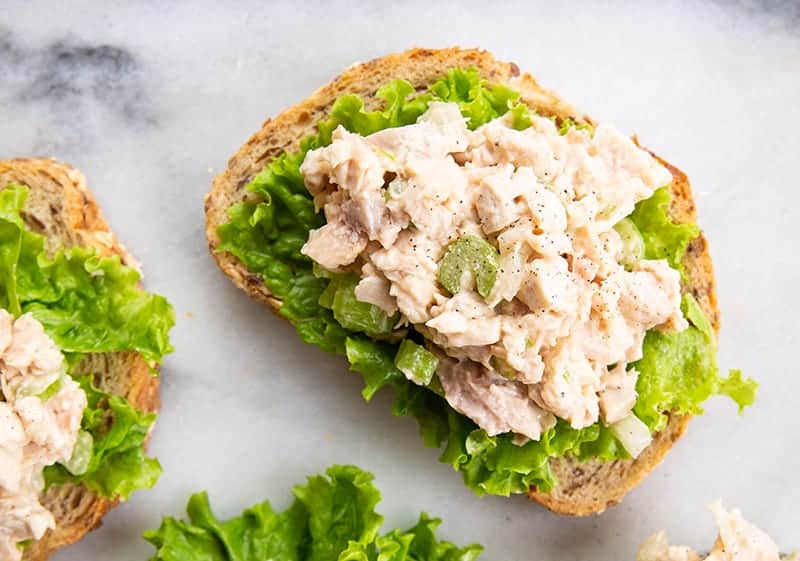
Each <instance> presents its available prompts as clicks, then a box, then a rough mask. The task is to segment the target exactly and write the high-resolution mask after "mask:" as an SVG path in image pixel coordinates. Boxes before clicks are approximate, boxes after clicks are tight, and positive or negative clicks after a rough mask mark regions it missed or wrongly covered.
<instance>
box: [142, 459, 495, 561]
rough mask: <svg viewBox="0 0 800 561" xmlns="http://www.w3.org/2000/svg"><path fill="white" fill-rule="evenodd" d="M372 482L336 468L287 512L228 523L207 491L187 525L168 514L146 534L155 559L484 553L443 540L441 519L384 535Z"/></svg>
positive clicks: (289, 560) (443, 557)
mask: <svg viewBox="0 0 800 561" xmlns="http://www.w3.org/2000/svg"><path fill="white" fill-rule="evenodd" d="M373 479H374V478H373V476H372V474H370V473H368V472H365V471H362V470H361V469H359V468H357V467H355V466H332V467H330V468H328V470H327V471H326V475H317V476H313V477H309V478H308V482H307V484H306V485H303V486H297V487H295V489H294V495H295V500H294V503H293V504H292V506H290V507H289V508H288V509H287V510H285V511H284V512H282V513H276V512H275V511H274V510H273V508H272V507H271V506H270V504H269V502H266V501H265V502H263V503H259V504H257V505H254V506H252V507H250V508H248V509H246V510H245V511H244V512H243V513H242V515H241V516H238V517H236V518H233V519H231V520H227V521H220V520H218V519H217V517H216V516H215V515H214V513H213V512H212V511H211V506H210V504H209V500H208V495H207V494H206V493H204V492H203V493H196V494H194V495H192V497H191V498H190V499H189V504H188V506H187V508H186V511H187V514H188V515H189V520H188V521H183V520H176V519H175V518H172V517H167V518H164V520H163V521H162V523H161V527H160V528H158V529H157V530H149V531H147V532H145V534H144V537H145V539H146V540H147V541H148V542H150V543H151V544H153V545H154V546H155V547H156V550H157V551H156V553H155V555H154V556H153V557H152V558H151V561H195V560H197V559H203V560H206V561H262V560H265V559H270V560H273V561H378V560H383V561H473V560H474V559H476V558H477V556H478V555H479V554H480V552H481V550H482V548H481V547H480V546H478V545H474V544H473V545H469V546H466V547H463V548H460V547H458V546H456V545H454V544H452V543H450V542H446V541H440V540H439V539H438V538H437V537H436V528H437V526H438V525H439V524H440V520H438V519H436V518H430V517H429V516H428V515H426V514H424V513H423V514H422V515H421V516H420V519H419V522H418V523H417V524H416V525H415V526H414V527H412V528H410V529H409V530H407V531H401V530H392V531H391V532H388V533H386V534H384V535H380V534H379V532H380V527H381V525H382V523H383V516H381V515H380V514H378V513H377V512H376V511H375V507H376V505H377V504H378V502H379V501H380V492H379V491H378V489H377V488H376V487H375V486H374V485H373V483H372V481H373Z"/></svg>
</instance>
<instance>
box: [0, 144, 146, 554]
mask: <svg viewBox="0 0 800 561" xmlns="http://www.w3.org/2000/svg"><path fill="white" fill-rule="evenodd" d="M10 183H19V184H22V185H27V186H28V187H29V188H30V196H29V197H28V202H27V203H26V205H25V220H26V222H27V224H28V226H29V227H30V228H31V229H33V230H35V231H37V232H40V233H42V234H44V235H46V236H47V244H48V248H49V249H50V250H52V249H55V248H56V247H71V246H76V245H81V246H91V247H95V248H97V250H98V251H99V252H100V253H101V254H103V255H107V256H111V255H119V256H120V258H121V259H122V261H123V262H124V263H126V264H128V265H133V266H135V261H134V260H133V257H131V255H130V254H129V253H128V252H127V251H126V250H125V248H124V247H123V246H122V245H121V244H120V243H119V242H118V241H117V239H116V237H115V236H114V234H113V233H112V232H111V230H110V229H109V227H108V224H107V223H106V221H105V219H104V218H103V214H102V212H101V211H100V209H99V207H98V206H97V203H96V201H95V199H94V197H93V196H92V193H91V192H90V191H89V189H88V187H87V186H86V179H85V178H84V177H83V175H82V174H81V173H80V172H78V171H77V170H75V169H73V168H72V167H70V166H69V165H67V164H63V163H60V162H56V161H54V160H47V159H16V160H8V161H0V189H4V188H6V187H7V186H8V185H9V184H10ZM77 371H78V372H80V373H82V374H93V375H94V376H95V383H96V384H97V385H98V387H99V388H100V389H102V390H103V391H106V392H110V393H115V394H118V395H124V396H125V397H126V398H127V399H128V401H130V403H131V404H132V405H133V406H134V407H136V408H138V409H141V410H144V411H148V412H150V411H157V410H158V409H159V407H160V400H159V391H158V388H159V379H158V378H157V377H154V376H152V375H151V374H150V370H149V367H148V365H147V362H146V361H145V360H144V359H143V358H142V357H141V356H140V355H139V354H138V353H135V352H125V353H106V354H93V355H88V356H87V357H86V358H85V359H84V360H83V361H82V362H81V364H80V365H79V366H78V367H77ZM43 503H44V505H45V506H46V507H47V508H48V509H49V510H50V511H51V512H52V513H53V515H54V516H55V519H56V528H55V530H50V531H48V532H47V533H46V534H45V535H44V537H43V538H42V539H41V540H38V541H35V542H33V543H32V544H31V545H30V546H29V547H28V548H26V550H25V553H24V557H23V558H24V560H25V561H43V560H45V559H47V558H48V557H49V556H50V555H51V554H52V553H53V552H54V551H55V550H56V549H59V548H61V547H64V546H66V545H70V544H72V543H75V542H76V541H78V540H79V539H80V538H81V537H83V536H84V534H86V533H87V532H88V531H90V530H92V529H94V528H96V527H98V526H99V525H100V523H101V519H102V518H103V516H104V515H105V514H106V513H107V512H108V511H109V510H110V509H111V508H113V507H114V506H116V502H115V501H111V500H109V499H106V498H103V497H99V496H97V495H96V494H95V493H93V492H92V491H90V490H88V489H86V488H85V487H83V486H80V485H73V484H67V485H62V486H58V487H51V488H50V489H49V490H48V491H47V492H46V494H45V496H44V499H43Z"/></svg>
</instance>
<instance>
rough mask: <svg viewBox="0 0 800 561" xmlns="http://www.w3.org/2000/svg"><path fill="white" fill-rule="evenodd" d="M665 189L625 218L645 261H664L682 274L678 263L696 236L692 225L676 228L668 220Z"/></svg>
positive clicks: (669, 197)
mask: <svg viewBox="0 0 800 561" xmlns="http://www.w3.org/2000/svg"><path fill="white" fill-rule="evenodd" d="M670 199H671V195H670V189H669V187H661V188H660V189H657V190H656V192H655V193H653V195H652V196H651V197H650V198H649V199H645V200H643V201H640V202H639V203H637V205H636V208H635V209H634V211H633V213H632V214H631V215H630V216H629V217H628V218H629V219H630V220H631V221H632V222H633V224H634V225H635V226H636V228H637V229H638V230H639V233H640V234H641V235H642V239H643V240H644V257H645V259H666V260H667V262H668V263H669V266H670V267H672V268H673V269H676V270H678V271H681V272H683V266H682V264H681V261H682V260H683V256H684V254H685V253H686V247H687V246H688V245H689V242H690V241H692V240H693V239H694V238H696V237H697V235H698V234H699V233H700V229H699V228H698V227H697V225H696V224H678V223H676V222H673V221H672V219H671V218H670V217H669V214H668V209H669V203H670Z"/></svg>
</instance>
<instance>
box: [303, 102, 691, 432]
mask: <svg viewBox="0 0 800 561" xmlns="http://www.w3.org/2000/svg"><path fill="white" fill-rule="evenodd" d="M301 172H302V173H303V175H304V177H305V183H306V186H307V188H308V189H309V191H310V192H311V193H312V195H313V196H314V201H315V204H316V206H317V208H318V209H320V208H321V209H323V210H324V213H325V217H326V219H327V223H326V224H325V225H324V226H322V227H321V228H319V229H317V230H314V231H312V232H311V234H310V236H309V239H308V242H307V243H306V244H305V246H304V247H303V253H305V254H306V255H307V256H309V257H310V258H311V259H313V260H314V261H315V262H317V263H318V264H319V265H321V266H322V267H324V268H326V269H328V270H330V271H344V270H347V271H358V272H360V275H361V281H360V283H359V285H358V287H357V289H356V297H357V298H358V299H359V300H361V301H364V302H369V303H371V304H374V305H375V306H378V307H380V308H381V309H383V310H384V311H385V312H386V313H387V314H394V313H395V312H398V311H399V313H400V314H401V322H409V323H411V324H413V325H414V326H415V328H416V329H417V330H418V331H419V332H421V333H422V334H423V335H424V336H425V337H426V338H427V339H428V340H429V341H430V342H431V343H432V344H433V345H435V346H436V347H438V349H440V350H441V352H439V353H438V354H439V358H440V362H439V368H438V372H437V374H438V376H439V378H440V380H441V382H442V387H443V388H444V392H445V397H446V399H447V401H448V402H449V404H450V405H451V406H452V407H453V408H454V409H456V410H457V411H459V412H461V413H463V414H464V415H467V416H468V417H470V418H471V419H472V420H473V421H475V422H476V423H477V424H478V425H479V426H480V427H482V428H483V429H485V430H486V431H487V432H488V433H489V434H490V435H494V434H499V433H504V432H513V433H516V434H517V435H520V436H522V437H524V438H529V439H535V440H536V439H539V438H540V436H541V434H542V432H543V431H545V430H547V429H548V428H550V427H552V426H553V425H554V424H555V422H556V418H557V417H560V418H563V419H566V420H567V421H569V423H570V424H571V425H572V426H573V427H575V428H582V427H586V426H589V425H592V424H594V423H595V422H597V421H598V420H599V419H601V418H602V419H603V420H604V421H605V422H606V423H608V424H613V423H616V422H619V421H622V420H624V419H626V418H628V417H629V416H630V415H631V409H632V407H633V405H634V403H635V402H636V390H635V387H636V379H637V376H638V374H637V372H636V370H634V369H627V368H626V365H627V364H629V363H631V362H634V361H636V360H638V359H639V358H641V356H642V343H643V340H644V336H645V333H646V332H647V330H649V329H652V328H659V329H663V330H681V329H684V328H685V327H686V326H687V323H686V321H685V319H684V318H683V316H682V314H681V310H680V301H681V293H680V275H679V273H678V272H677V271H675V270H674V269H672V268H670V267H669V265H668V264H667V262H666V261H664V260H638V261H636V262H634V263H633V264H632V265H631V264H630V262H629V260H627V261H626V259H625V258H626V256H625V255H624V251H623V249H624V248H623V242H622V240H621V238H620V236H619V234H618V233H617V232H616V231H615V230H614V225H615V224H616V223H617V222H619V221H620V220H622V219H623V218H625V217H626V216H628V215H629V214H630V213H631V212H632V211H633V209H634V205H635V204H636V203H637V202H638V201H641V200H643V199H646V198H648V197H650V196H651V195H652V194H653V192H654V191H655V190H656V189H657V188H659V187H661V186H664V185H666V184H668V183H669V182H670V181H671V179H672V178H671V174H670V172H669V171H668V170H667V169H666V168H665V167H664V166H662V165H660V164H659V163H658V162H657V161H656V160H655V159H654V158H653V157H652V156H651V155H650V154H649V153H648V152H646V151H645V150H643V149H641V148H639V147H638V146H636V145H635V143H634V142H633V141H631V139H629V138H627V137H626V136H624V135H623V134H622V133H620V132H619V131H617V130H615V129H613V128H612V127H609V126H605V125H600V126H598V127H597V128H595V130H594V132H593V133H590V132H588V131H585V130H578V129H576V128H572V129H570V130H569V131H568V132H567V133H566V134H564V135H562V134H560V133H559V130H558V128H557V126H556V124H555V123H554V122H553V121H552V120H551V119H548V118H545V117H541V116H533V117H532V126H531V127H530V128H528V129H526V130H523V131H517V130H514V129H513V128H512V127H511V125H510V121H509V119H508V118H499V119H496V120H494V121H491V122H489V123H487V124H485V125H483V126H481V127H479V128H477V129H476V130H475V131H470V130H469V129H468V128H467V126H466V123H465V120H464V118H463V117H462V115H461V113H460V111H459V109H458V106H457V105H456V104H451V103H438V102H436V103H431V105H430V108H429V110H428V111H427V112H426V113H425V114H424V115H423V116H422V117H420V119H419V120H418V122H417V123H416V124H414V125H409V126H405V127H400V128H392V129H386V130H383V131H380V132H377V133H375V134H372V135H369V136H367V137H362V136H360V135H357V134H353V133H350V132H348V131H346V130H345V129H344V128H343V127H339V128H338V129H336V130H335V131H334V133H333V142H332V143H331V144H330V145H329V146H327V147H324V148H319V149H317V150H313V151H311V152H309V153H308V155H307V156H306V158H305V161H304V162H303V165H302V167H301ZM465 235H473V236H479V237H480V238H482V239H484V240H487V241H488V242H489V243H491V244H492V245H493V246H494V247H495V248H496V249H497V250H498V251H499V269H498V273H497V278H496V281H495V283H494V285H493V288H492V290H491V293H490V294H489V295H488V297H486V298H484V297H482V296H480V295H479V294H478V292H477V290H476V286H475V282H474V279H473V278H472V275H471V274H470V273H469V272H468V273H467V274H465V275H464V276H463V277H462V283H461V284H462V289H461V290H460V291H459V292H458V293H457V294H450V293H448V292H447V291H446V290H445V289H444V288H443V287H442V286H441V284H440V283H439V281H438V277H437V274H438V270H439V263H440V260H441V259H442V257H443V255H444V253H445V250H446V249H447V247H448V245H449V244H450V243H451V242H454V241H455V240H457V239H459V238H461V237H463V236H465ZM623 261H626V262H627V264H628V266H627V267H626V266H623V264H622V263H623ZM524 438H523V440H524Z"/></svg>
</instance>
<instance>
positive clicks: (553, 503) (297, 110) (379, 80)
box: [205, 48, 719, 515]
mask: <svg viewBox="0 0 800 561" xmlns="http://www.w3.org/2000/svg"><path fill="white" fill-rule="evenodd" d="M454 67H474V68H476V69H478V71H479V72H480V74H481V75H482V76H483V77H484V78H486V79H487V80H489V81H490V82H494V83H503V84H508V85H509V86H511V87H513V88H514V89H516V90H518V91H520V92H521V94H522V100H523V101H524V102H525V103H526V104H527V105H528V106H530V107H531V108H533V109H535V110H536V111H537V112H539V113H540V114H544V115H552V116H556V117H559V118H567V117H569V118H572V119H573V120H575V121H578V122H592V120H591V118H590V117H589V116H587V115H584V114H582V113H580V112H579V111H578V110H577V109H575V108H573V107H572V106H571V105H570V104H568V103H567V102H565V101H564V100H562V99H560V98H559V97H558V96H557V95H556V94H555V93H553V92H551V91H548V90H546V89H544V88H543V87H541V86H540V85H539V84H538V83H537V82H536V80H535V79H534V78H533V76H531V75H530V74H521V73H520V70H519V68H518V67H517V65H516V64H514V63H509V62H501V61H498V60H496V59H495V58H494V57H493V56H492V55H491V54H490V53H488V52H486V51H482V50H475V49H460V48H450V49H441V50H430V49H412V50H409V51H406V52H404V53H399V54H393V55H389V56H385V57H383V58H378V59H375V60H372V61H370V62H367V63H364V64H358V65H354V66H351V67H350V68H348V69H347V70H345V71H344V72H343V73H342V74H341V75H339V76H338V77H336V78H335V79H334V80H333V81H331V82H329V83H328V84H326V85H324V86H323V87H321V88H320V89H318V90H317V91H316V92H314V93H313V94H311V96H310V97H308V98H307V99H305V100H304V101H301V102H300V103H298V104H297V105H294V106H292V107H290V108H288V109H287V110H285V111H283V112H282V113H281V114H280V115H278V116H277V117H275V118H274V119H268V120H267V121H266V122H265V123H264V124H263V126H262V127H261V130H259V131H258V132H256V133H255V134H254V135H253V136H252V137H251V138H250V140H248V141H247V143H246V144H245V145H244V146H242V148H240V149H239V151H238V152H237V153H236V154H235V155H234V156H233V157H232V158H231V159H230V160H229V162H228V167H227V169H226V170H225V171H224V172H223V173H221V174H220V175H219V176H217V177H216V178H215V179H214V182H213V185H212V188H211V191H210V192H209V193H208V194H207V195H206V197H205V212H206V236H207V237H208V244H209V249H210V251H211V254H212V255H213V257H214V259H215V260H216V262H217V264H218V265H219V267H220V269H222V271H223V272H224V273H225V274H226V275H227V276H228V277H230V279H231V280H232V281H233V282H234V284H235V285H236V286H238V287H239V288H241V289H242V290H244V291H245V292H247V293H248V294H249V295H250V296H252V297H253V298H255V299H256V300H258V301H260V302H262V303H263V304H265V305H266V306H267V307H269V308H270V309H272V310H273V311H277V310H278V309H279V308H280V306H281V301H280V300H279V299H278V298H276V297H275V296H273V295H272V294H271V293H270V291H269V289H267V287H266V286H265V285H264V283H263V282H262V280H261V278H260V277H259V276H258V275H256V274H253V273H251V272H250V271H248V270H247V268H246V267H245V266H244V265H243V264H242V263H241V262H240V261H239V260H238V259H237V258H236V257H234V256H233V255H231V254H230V253H227V252H218V251H217V248H218V247H219V244H220V238H219V236H218V234H217V227H218V226H220V225H221V224H225V223H226V222H228V215H227V212H228V209H230V207H231V206H232V205H234V204H236V203H239V202H242V201H245V200H248V199H250V198H251V197H253V195H252V194H251V193H249V192H248V191H247V190H246V189H245V186H246V185H247V183H248V182H249V181H250V180H251V179H252V178H253V177H254V176H255V175H256V174H257V173H259V172H260V171H261V170H262V169H263V168H264V167H265V166H266V165H267V164H268V163H269V162H270V161H271V160H272V159H274V158H275V157H277V156H278V155H280V154H281V153H283V152H285V151H295V150H297V149H298V148H299V145H300V140H301V139H302V138H304V137H306V136H308V135H311V134H314V133H315V132H316V129H315V125H316V123H317V122H318V121H320V120H321V119H323V118H324V117H326V115H327V113H328V112H329V110H330V108H331V106H332V105H333V102H334V101H335V100H336V98H337V97H339V96H340V95H343V94H346V93H354V94H358V95H361V96H362V98H364V101H365V105H366V107H367V109H374V108H376V107H377V106H378V105H379V101H378V100H376V99H375V98H374V97H373V94H374V93H375V91H376V90H377V89H378V88H379V87H380V86H382V85H383V84H385V83H386V82H388V81H390V80H392V79H394V78H403V79H405V80H408V81H409V82H410V83H411V84H412V85H413V86H414V87H415V88H416V89H418V90H423V89H425V88H426V87H427V86H428V85H429V84H431V83H432V82H434V81H435V80H437V79H438V78H440V77H441V76H442V75H443V74H444V73H445V72H446V71H447V70H448V69H450V68H454ZM661 161H662V163H664V164H665V165H667V167H668V168H669V169H670V171H671V172H672V175H673V182H672V194H673V196H672V202H671V207H670V214H671V216H672V218H673V220H675V221H676V222H694V221H695V206H694V201H693V199H692V193H691V188H690V186H689V181H688V179H687V177H686V175H684V174H683V173H682V172H681V171H680V170H678V169H677V168H675V167H673V166H671V165H669V164H667V163H666V162H664V161H663V160H661ZM684 267H685V269H686V279H685V282H684V284H683V287H682V288H683V291H684V292H690V293H692V294H693V295H694V296H695V298H696V299H697V301H698V302H699V304H700V306H701V307H702V309H703V311H704V312H705V313H706V315H707V316H708V317H709V319H710V320H711V322H712V324H713V325H714V328H715V329H716V330H718V329H719V311H718V309H717V302H716V295H715V287H714V274H713V269H712V264H711V258H710V256H709V253H708V248H707V244H706V241H705V238H704V237H703V236H702V234H701V235H700V236H698V237H697V238H696V239H695V240H693V241H692V242H691V244H690V246H689V250H688V251H687V253H686V256H685V258H684ZM688 421H689V417H688V416H685V415H684V416H672V417H671V418H670V421H669V424H668V425H667V427H666V428H665V429H664V430H663V431H661V432H660V433H658V434H657V435H655V437H654V440H653V443H652V444H651V445H650V447H649V448H648V449H647V450H645V451H644V452H643V453H642V454H641V455H640V456H639V457H638V458H637V459H636V460H621V461H614V462H600V461H588V462H583V463H581V462H579V461H577V460H575V459H570V458H559V459H553V460H551V467H552V469H553V470H554V472H555V473H556V475H557V477H558V480H559V484H558V486H557V487H556V488H555V489H554V490H552V491H550V492H549V493H543V492H540V491H538V490H537V489H536V488H532V489H530V491H529V493H528V496H529V497H530V498H531V499H533V500H535V501H538V502H539V503H541V504H542V505H544V506H545V507H547V508H549V509H550V510H552V511H554V512H557V513H562V514H571V515H586V514H593V513H599V512H602V511H603V510H605V509H606V508H607V507H609V506H611V505H614V504H616V503H617V502H619V501H620V500H621V499H622V497H623V496H624V495H625V494H626V493H627V492H628V491H630V490H631V489H632V488H633V487H634V486H636V485H637V484H638V483H639V482H640V481H641V480H642V479H643V478H644V477H645V476H646V475H647V474H648V473H649V472H650V471H652V470H653V469H654V468H655V467H656V466H657V465H658V464H659V463H660V462H661V460H662V459H663V458H664V456H665V455H666V453H667V452H668V451H669V450H670V448H671V447H672V445H673V444H674V443H675V442H676V441H677V440H678V439H679V438H680V437H681V436H682V435H683V434H684V432H685V430H686V426H687V423H688Z"/></svg>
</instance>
